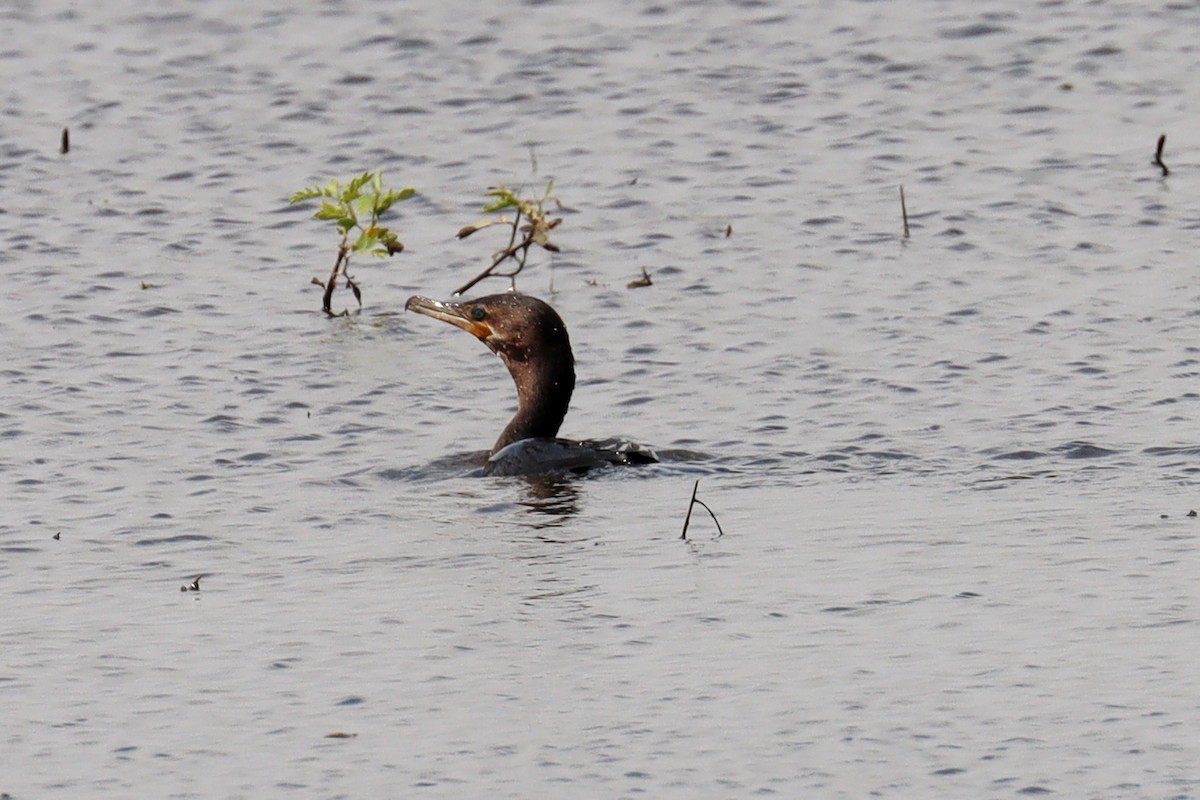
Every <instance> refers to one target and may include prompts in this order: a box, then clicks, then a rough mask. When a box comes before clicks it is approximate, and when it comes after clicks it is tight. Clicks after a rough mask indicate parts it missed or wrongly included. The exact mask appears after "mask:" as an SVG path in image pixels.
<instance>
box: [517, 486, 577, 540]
mask: <svg viewBox="0 0 1200 800" xmlns="http://www.w3.org/2000/svg"><path fill="white" fill-rule="evenodd" d="M521 480H522V482H523V483H524V484H525V490H524V491H523V492H522V493H521V494H522V498H521V499H520V500H518V501H517V505H519V506H522V507H524V508H525V510H526V511H527V512H529V513H530V514H534V515H537V516H538V517H544V519H542V518H539V519H536V521H534V522H533V527H534V528H535V529H538V530H542V529H546V528H557V527H560V526H561V525H562V524H563V523H565V522H566V521H567V520H568V519H570V518H571V517H572V516H574V515H575V514H578V513H579V486H578V485H577V481H578V478H577V477H576V476H574V475H567V474H563V473H554V472H550V473H542V474H537V475H524V476H522V477H521Z"/></svg>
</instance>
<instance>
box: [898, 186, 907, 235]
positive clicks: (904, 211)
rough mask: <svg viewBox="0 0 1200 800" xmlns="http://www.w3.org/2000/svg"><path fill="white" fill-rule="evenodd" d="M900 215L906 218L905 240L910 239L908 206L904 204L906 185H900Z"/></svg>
mask: <svg viewBox="0 0 1200 800" xmlns="http://www.w3.org/2000/svg"><path fill="white" fill-rule="evenodd" d="M900 214H901V215H902V216H903V217H904V238H905V239H907V238H908V237H909V233H908V204H907V203H905V202H904V185H903V184H901V185H900Z"/></svg>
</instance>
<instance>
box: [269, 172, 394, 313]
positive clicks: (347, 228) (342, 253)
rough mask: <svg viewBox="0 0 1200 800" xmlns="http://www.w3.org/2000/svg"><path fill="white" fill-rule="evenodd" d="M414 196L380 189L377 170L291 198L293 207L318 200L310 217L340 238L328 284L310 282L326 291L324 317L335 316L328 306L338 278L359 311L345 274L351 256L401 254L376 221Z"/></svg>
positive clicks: (380, 177)
mask: <svg viewBox="0 0 1200 800" xmlns="http://www.w3.org/2000/svg"><path fill="white" fill-rule="evenodd" d="M414 194H416V190H415V189H413V188H412V187H408V188H405V189H401V190H399V191H395V190H392V189H388V188H386V187H385V186H384V185H383V172H382V170H380V171H376V172H364V173H363V174H362V175H360V176H359V177H357V178H354V179H353V180H351V181H350V182H349V183H347V184H345V185H344V186H343V185H342V184H341V183H339V182H338V181H336V180H332V181H330V182H329V183H328V184H326V185H325V186H312V187H308V188H305V189H303V190H301V191H299V192H296V193H295V194H294V195H292V198H291V203H292V205H295V204H296V203H303V202H306V201H308V200H321V201H322V202H321V208H320V209H318V210H317V213H316V214H314V215H313V217H315V218H316V219H326V220H330V221H332V222H334V223H335V224H336V225H337V228H338V231H339V233H340V234H341V237H342V238H341V243H340V244H339V245H338V254H337V261H335V262H334V265H333V271H332V272H331V273H330V274H329V280H328V281H322V280H321V279H320V278H313V279H312V282H313V283H315V284H316V285H318V286H321V287H324V289H325V298H324V305H323V308H324V310H325V313H326V314H329V315H330V316H333V315H334V314H333V310H332V309H331V303H332V300H333V290H334V289H335V288H336V287H337V280H338V278H339V277H341V278H343V279H344V280H345V281H346V285H347V286H349V287H350V289H351V290H352V291H353V292H354V299H355V300H357V301H358V305H359V306H360V307H361V306H362V291H361V290H360V289H359V288H358V284H357V283H355V282H354V279H353V278H351V277H350V274H349V272H348V271H347V270H348V269H349V267H350V257H351V256H352V255H357V254H365V255H372V256H378V257H383V256H392V255H395V254H396V253H399V252H401V251H402V250H404V245H403V244H402V243H401V242H400V239H399V238H398V237H397V235H396V234H395V233H394V232H392V231H391V230H390V229H388V228H385V227H383V226H381V225H380V224H379V218H380V217H381V216H382V215H383V213H384V212H386V211H387V210H388V209H390V208H391V207H392V206H393V205H395V204H396V203H399V202H400V201H402V200H407V199H408V198H410V197H412V196H413V195H414ZM355 231H358V236H357V237H356V238H355V239H354V241H353V242H351V236H352V235H353V233H354V232H355Z"/></svg>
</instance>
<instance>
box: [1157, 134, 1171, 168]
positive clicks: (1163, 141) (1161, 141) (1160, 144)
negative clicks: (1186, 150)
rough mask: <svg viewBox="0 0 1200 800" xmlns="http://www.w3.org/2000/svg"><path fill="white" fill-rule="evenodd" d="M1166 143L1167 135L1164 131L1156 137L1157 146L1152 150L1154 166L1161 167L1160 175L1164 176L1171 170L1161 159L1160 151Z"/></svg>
mask: <svg viewBox="0 0 1200 800" xmlns="http://www.w3.org/2000/svg"><path fill="white" fill-rule="evenodd" d="M1166 143H1167V135H1166V134H1165V133H1164V134H1163V135H1162V136H1159V137H1158V147H1157V148H1155V150H1154V164H1155V165H1156V166H1159V167H1162V171H1163V174H1162V176H1163V177H1164V178H1165V177H1167V176H1168V175H1170V174H1171V170H1169V169H1167V165H1166V164H1164V163H1163V160H1162V151H1163V147H1164V146H1165V145H1166Z"/></svg>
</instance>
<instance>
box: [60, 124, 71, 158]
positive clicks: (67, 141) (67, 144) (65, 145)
mask: <svg viewBox="0 0 1200 800" xmlns="http://www.w3.org/2000/svg"><path fill="white" fill-rule="evenodd" d="M58 152H60V153H63V154H66V153H69V152H71V132H70V131H68V130H67V129H66V128H63V134H62V145H61V146H60V147H59V148H58Z"/></svg>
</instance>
